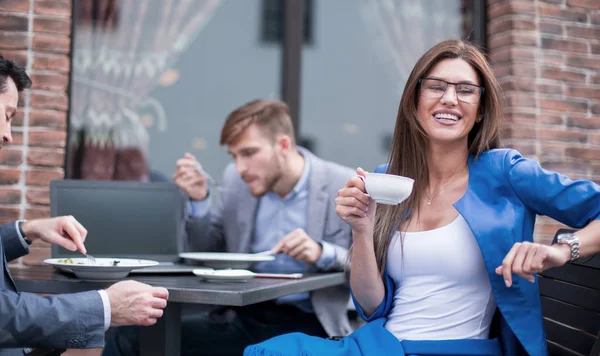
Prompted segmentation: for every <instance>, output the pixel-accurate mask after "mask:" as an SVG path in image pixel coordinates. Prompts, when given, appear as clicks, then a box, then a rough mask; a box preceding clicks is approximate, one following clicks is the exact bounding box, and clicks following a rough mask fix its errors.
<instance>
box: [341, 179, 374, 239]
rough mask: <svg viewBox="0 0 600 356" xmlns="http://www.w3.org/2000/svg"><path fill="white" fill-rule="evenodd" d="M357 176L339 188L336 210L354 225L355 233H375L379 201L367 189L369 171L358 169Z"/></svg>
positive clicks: (347, 221) (343, 218)
mask: <svg viewBox="0 0 600 356" xmlns="http://www.w3.org/2000/svg"><path fill="white" fill-rule="evenodd" d="M356 174H357V175H356V176H354V177H352V178H350V179H349V180H348V181H347V182H346V184H344V187H343V188H342V189H340V190H338V197H337V198H335V205H336V208H335V211H336V213H337V214H338V215H339V217H340V218H342V220H344V221H345V222H346V223H348V224H349V225H350V226H351V227H352V231H353V235H355V234H359V235H365V234H370V235H371V236H372V235H373V226H374V224H375V211H376V209H377V203H376V202H375V200H373V199H371V198H370V197H369V196H368V195H367V193H366V189H365V182H364V180H363V179H361V177H364V178H366V176H367V172H365V171H364V170H363V169H362V168H357V169H356Z"/></svg>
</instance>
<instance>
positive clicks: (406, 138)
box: [373, 40, 503, 274]
mask: <svg viewBox="0 0 600 356" xmlns="http://www.w3.org/2000/svg"><path fill="white" fill-rule="evenodd" d="M447 58H450V59H456V58H460V59H463V60H464V61H466V62H467V63H469V64H470V65H471V66H472V67H473V69H475V71H476V72H477V74H478V76H479V80H480V83H481V84H480V85H482V86H483V87H485V90H484V92H483V96H482V98H481V100H480V102H479V113H478V115H481V117H482V120H481V121H480V122H479V123H475V126H474V127H473V129H472V130H471V132H470V133H469V137H468V150H469V154H470V155H473V156H475V158H476V157H478V156H479V154H481V153H482V152H484V151H486V150H490V149H493V148H497V147H500V145H501V144H500V121H501V120H502V118H503V113H502V107H501V103H500V87H499V85H498V82H497V81H496V78H495V76H494V73H493V71H492V69H491V67H490V65H489V63H488V62H487V60H486V58H485V56H484V55H483V53H482V52H481V51H480V50H479V49H478V48H477V47H475V46H474V45H472V44H470V43H467V42H464V41H461V40H448V41H444V42H441V43H438V44H437V45H435V46H433V47H432V48H431V49H430V50H429V51H427V52H426V53H425V54H424V55H423V56H422V57H421V58H420V59H419V60H418V61H417V63H416V64H415V67H414V68H413V70H412V72H411V73H410V76H409V77H408V80H407V82H406V86H405V87H404V92H403V94H402V99H401V100H400V107H399V109H398V116H397V118H396V127H395V129H394V136H393V139H392V147H391V151H390V155H389V159H388V163H389V165H388V169H387V173H390V174H396V175H401V176H405V177H410V178H413V179H414V180H415V183H414V187H413V192H412V194H411V195H410V197H409V198H408V199H406V200H405V201H404V202H403V203H402V204H400V205H397V206H391V205H379V206H377V213H376V215H375V231H374V236H373V240H374V247H375V258H376V259H377V266H378V267H379V271H380V273H381V274H383V272H384V270H385V266H386V262H387V251H388V247H389V245H390V241H391V239H392V237H393V236H394V232H395V231H396V230H397V229H398V228H399V227H400V226H403V225H404V224H405V223H408V222H409V221H410V219H411V217H412V215H413V214H411V212H417V213H418V208H419V201H421V199H422V198H423V194H424V193H423V192H424V189H425V187H427V185H428V184H429V168H428V165H427V160H426V152H427V149H426V148H427V144H428V139H427V135H426V133H425V131H424V130H423V127H422V126H421V125H420V123H419V119H418V117H417V106H418V101H419V79H420V78H423V77H425V76H426V75H427V73H429V71H430V70H431V68H432V67H433V66H435V65H436V64H437V63H438V62H440V61H441V60H443V59H447ZM465 163H466V162H465ZM401 243H402V239H401Z"/></svg>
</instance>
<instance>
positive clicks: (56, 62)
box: [32, 53, 70, 73]
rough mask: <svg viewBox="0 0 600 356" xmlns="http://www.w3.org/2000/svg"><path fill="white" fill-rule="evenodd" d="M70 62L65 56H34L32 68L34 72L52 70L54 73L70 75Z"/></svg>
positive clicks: (38, 54) (37, 54)
mask: <svg viewBox="0 0 600 356" xmlns="http://www.w3.org/2000/svg"><path fill="white" fill-rule="evenodd" d="M69 65H70V60H69V56H65V55H42V54H40V53H36V54H34V55H33V64H32V68H33V69H34V70H44V71H45V70H50V71H54V72H61V73H68V72H69Z"/></svg>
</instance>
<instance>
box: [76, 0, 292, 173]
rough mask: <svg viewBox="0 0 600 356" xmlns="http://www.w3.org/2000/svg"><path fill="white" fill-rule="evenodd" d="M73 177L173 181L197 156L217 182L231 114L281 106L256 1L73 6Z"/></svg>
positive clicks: (157, 0) (114, 1) (108, 1)
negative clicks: (273, 101) (251, 106)
mask: <svg viewBox="0 0 600 356" xmlns="http://www.w3.org/2000/svg"><path fill="white" fill-rule="evenodd" d="M74 4H75V6H76V9H75V32H74V36H75V40H74V44H73V46H74V48H73V75H72V103H71V104H72V108H71V114H70V124H71V126H70V128H71V132H70V136H69V142H70V146H69V157H70V164H69V166H68V167H67V171H68V175H69V177H73V178H81V177H83V178H86V179H108V180H110V179H116V180H146V179H147V178H148V177H147V176H148V167H150V169H151V170H152V171H153V173H158V174H162V175H163V177H165V178H170V177H171V174H172V172H173V170H174V168H175V161H176V159H177V158H179V157H181V156H183V154H184V153H185V152H190V153H192V154H194V155H195V156H196V157H197V158H198V159H199V160H200V162H202V164H203V166H204V168H205V169H206V170H207V171H208V172H210V173H212V175H213V176H215V178H217V177H219V176H220V174H221V172H222V170H223V168H224V167H225V165H226V164H227V163H228V162H230V161H231V160H230V158H229V157H228V156H227V154H226V150H225V149H224V148H223V147H220V146H219V136H220V131H221V127H222V125H223V123H224V121H225V118H226V116H227V114H228V113H229V112H230V111H231V110H233V109H234V108H236V107H238V106H240V105H242V104H243V103H245V102H247V101H250V100H253V99H255V98H259V97H266V98H269V97H270V98H279V88H280V72H281V46H280V45H272V44H268V43H265V42H263V41H262V39H261V28H262V27H263V26H262V24H261V21H263V18H264V16H263V15H262V11H263V1H262V0H244V1H236V0H222V1H221V0H194V1H184V0H135V1H129V0H127V1H118V0H82V1H76V2H74Z"/></svg>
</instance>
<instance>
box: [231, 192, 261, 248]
mask: <svg viewBox="0 0 600 356" xmlns="http://www.w3.org/2000/svg"><path fill="white" fill-rule="evenodd" d="M241 184H243V186H242V189H240V190H239V191H238V194H237V197H236V200H237V203H236V218H235V220H234V223H233V224H232V226H235V230H234V233H233V234H227V235H226V236H227V237H229V238H230V239H231V241H227V246H228V250H229V252H241V253H247V252H250V245H251V243H252V236H253V235H254V221H255V217H256V210H257V209H258V199H256V198H255V197H253V196H252V194H250V191H249V190H248V187H247V186H246V185H245V183H243V182H242V183H241ZM236 249H237V250H236ZM234 250H235V251H234Z"/></svg>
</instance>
